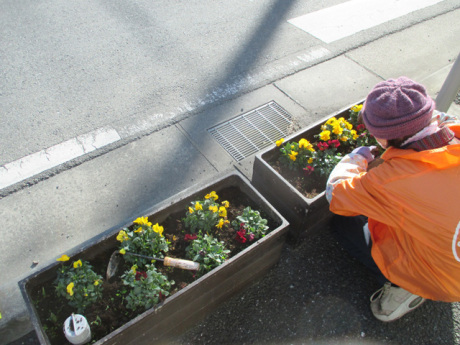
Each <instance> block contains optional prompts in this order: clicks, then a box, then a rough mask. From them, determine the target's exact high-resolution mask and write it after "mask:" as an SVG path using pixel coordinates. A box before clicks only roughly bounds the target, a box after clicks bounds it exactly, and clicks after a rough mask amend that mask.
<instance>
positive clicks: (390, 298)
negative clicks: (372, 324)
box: [371, 282, 425, 322]
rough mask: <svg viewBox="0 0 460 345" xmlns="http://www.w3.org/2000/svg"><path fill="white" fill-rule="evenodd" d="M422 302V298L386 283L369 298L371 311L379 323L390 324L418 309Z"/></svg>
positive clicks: (423, 300)
mask: <svg viewBox="0 0 460 345" xmlns="http://www.w3.org/2000/svg"><path fill="white" fill-rule="evenodd" d="M423 302H425V299H424V298H422V297H420V296H417V295H414V294H412V293H410V292H409V291H406V290H404V289H403V288H400V287H396V286H391V283H390V282H387V283H385V285H384V286H383V287H382V288H381V289H379V290H377V291H376V292H375V293H374V294H373V295H372V296H371V310H372V314H374V316H375V317H376V318H377V319H379V320H380V321H383V322H390V321H394V320H397V319H399V318H401V317H403V316H404V315H406V314H407V313H408V312H410V311H412V310H414V309H415V308H417V307H420V306H421V305H422V304H423Z"/></svg>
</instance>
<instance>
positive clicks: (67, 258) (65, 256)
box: [56, 254, 70, 262]
mask: <svg viewBox="0 0 460 345" xmlns="http://www.w3.org/2000/svg"><path fill="white" fill-rule="evenodd" d="M69 260H70V258H69V257H68V256H67V255H65V254H62V256H61V257H60V258H59V259H56V261H62V262H64V261H69Z"/></svg>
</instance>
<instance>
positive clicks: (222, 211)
mask: <svg viewBox="0 0 460 345" xmlns="http://www.w3.org/2000/svg"><path fill="white" fill-rule="evenodd" d="M219 217H227V209H226V208H225V207H224V206H221V207H219Z"/></svg>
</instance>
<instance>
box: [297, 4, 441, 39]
mask: <svg viewBox="0 0 460 345" xmlns="http://www.w3.org/2000/svg"><path fill="white" fill-rule="evenodd" d="M441 1H443V0H351V1H347V2H344V3H342V4H339V5H336V6H332V7H328V8H324V9H322V10H319V11H316V12H312V13H308V14H305V15H303V16H300V17H297V18H293V19H290V20H288V22H289V23H291V24H292V25H295V26H296V27H298V28H299V29H302V30H304V31H306V32H307V33H309V34H311V35H313V36H315V37H317V38H319V39H320V40H322V41H323V42H325V43H331V42H334V41H337V40H339V39H342V38H345V37H348V36H351V35H353V34H355V33H357V32H359V31H362V30H366V29H369V28H371V27H374V26H377V25H379V24H382V23H385V22H387V21H390V20H392V19H395V18H398V17H401V16H403V15H406V14H408V13H411V12H414V11H417V10H420V9H422V8H424V7H428V6H431V5H434V4H436V3H438V2H441Z"/></svg>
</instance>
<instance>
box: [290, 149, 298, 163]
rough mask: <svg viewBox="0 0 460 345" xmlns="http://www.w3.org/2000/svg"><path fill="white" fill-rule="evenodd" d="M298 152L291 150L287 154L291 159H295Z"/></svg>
mask: <svg viewBox="0 0 460 345" xmlns="http://www.w3.org/2000/svg"><path fill="white" fill-rule="evenodd" d="M298 154H299V153H298V152H295V151H291V153H290V154H289V155H288V156H289V158H290V159H291V161H295V160H296V159H297V155H298Z"/></svg>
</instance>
